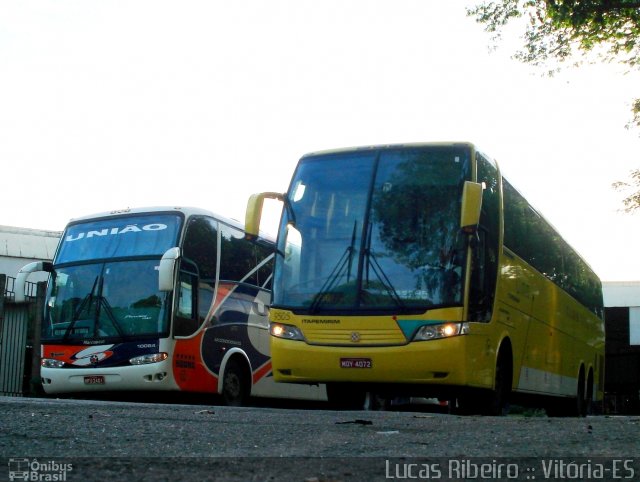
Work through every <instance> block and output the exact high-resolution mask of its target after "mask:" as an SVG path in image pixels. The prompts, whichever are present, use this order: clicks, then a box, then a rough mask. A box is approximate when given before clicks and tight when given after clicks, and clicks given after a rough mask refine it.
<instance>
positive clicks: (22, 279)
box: [13, 261, 53, 303]
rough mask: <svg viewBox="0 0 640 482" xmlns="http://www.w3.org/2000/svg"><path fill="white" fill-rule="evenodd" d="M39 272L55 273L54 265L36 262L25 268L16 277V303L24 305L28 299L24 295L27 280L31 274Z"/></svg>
mask: <svg viewBox="0 0 640 482" xmlns="http://www.w3.org/2000/svg"><path fill="white" fill-rule="evenodd" d="M38 271H44V272H46V273H51V272H52V271H53V264H51V263H50V262H49V261H35V262H33V263H29V264H27V265H25V266H23V267H22V268H21V269H20V271H18V274H17V275H16V281H15V283H14V285H13V292H14V293H15V298H14V299H15V302H16V303H24V302H25V301H26V299H27V297H26V296H25V294H24V289H25V286H26V285H27V278H28V277H29V275H30V274H31V273H36V272H38Z"/></svg>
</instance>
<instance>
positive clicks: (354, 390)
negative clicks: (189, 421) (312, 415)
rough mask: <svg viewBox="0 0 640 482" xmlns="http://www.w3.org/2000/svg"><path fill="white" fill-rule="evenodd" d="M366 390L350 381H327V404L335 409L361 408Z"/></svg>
mask: <svg viewBox="0 0 640 482" xmlns="http://www.w3.org/2000/svg"><path fill="white" fill-rule="evenodd" d="M366 397H367V392H366V391H365V390H364V389H362V388H359V387H358V386H357V385H356V386H354V384H351V383H327V399H328V400H329V405H331V407H332V408H334V409H336V410H362V409H364V403H365V401H366Z"/></svg>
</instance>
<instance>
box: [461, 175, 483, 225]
mask: <svg viewBox="0 0 640 482" xmlns="http://www.w3.org/2000/svg"><path fill="white" fill-rule="evenodd" d="M481 209H482V184H480V183H477V182H471V181H465V183H464V188H463V190H462V210H461V212H460V228H461V229H462V230H463V231H464V232H466V233H469V234H472V233H474V232H476V230H477V229H478V224H479V223H480V210H481Z"/></svg>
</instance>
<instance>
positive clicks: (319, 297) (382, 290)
mask: <svg viewBox="0 0 640 482" xmlns="http://www.w3.org/2000/svg"><path fill="white" fill-rule="evenodd" d="M470 156H471V152H470V148H469V147H468V146H465V145H459V146H455V145H454V146H424V147H411V148H387V149H379V150H359V151H351V152H342V153H332V154H320V155H312V156H308V157H305V158H303V159H302V160H301V161H300V163H299V165H298V168H297V170H296V173H295V174H294V177H293V180H292V183H291V187H290V190H289V192H288V194H287V199H286V202H285V206H286V209H285V211H284V215H283V218H282V225H281V227H280V231H279V232H280V236H279V239H278V252H279V256H277V258H276V263H277V265H279V266H278V267H277V268H276V278H275V280H274V289H273V296H274V298H273V305H274V306H276V307H280V308H288V309H294V310H298V311H306V312H309V313H314V312H320V311H322V312H327V311H348V310H367V309H371V310H378V311H379V310H380V309H383V310H385V309H388V310H389V311H393V312H419V311H424V310H426V309H430V308H434V307H441V306H457V305H461V304H462V279H463V276H462V275H463V273H462V267H463V266H464V258H465V249H464V247H465V244H464V238H463V236H462V235H461V234H460V228H459V222H460V221H459V220H460V204H461V196H462V189H463V185H464V181H465V180H470V179H471V166H470Z"/></svg>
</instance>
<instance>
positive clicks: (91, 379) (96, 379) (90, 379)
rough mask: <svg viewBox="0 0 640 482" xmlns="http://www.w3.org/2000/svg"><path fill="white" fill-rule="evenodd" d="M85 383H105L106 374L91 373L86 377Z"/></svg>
mask: <svg viewBox="0 0 640 482" xmlns="http://www.w3.org/2000/svg"><path fill="white" fill-rule="evenodd" d="M84 384H85V385H104V376H102V375H89V376H86V377H84Z"/></svg>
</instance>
